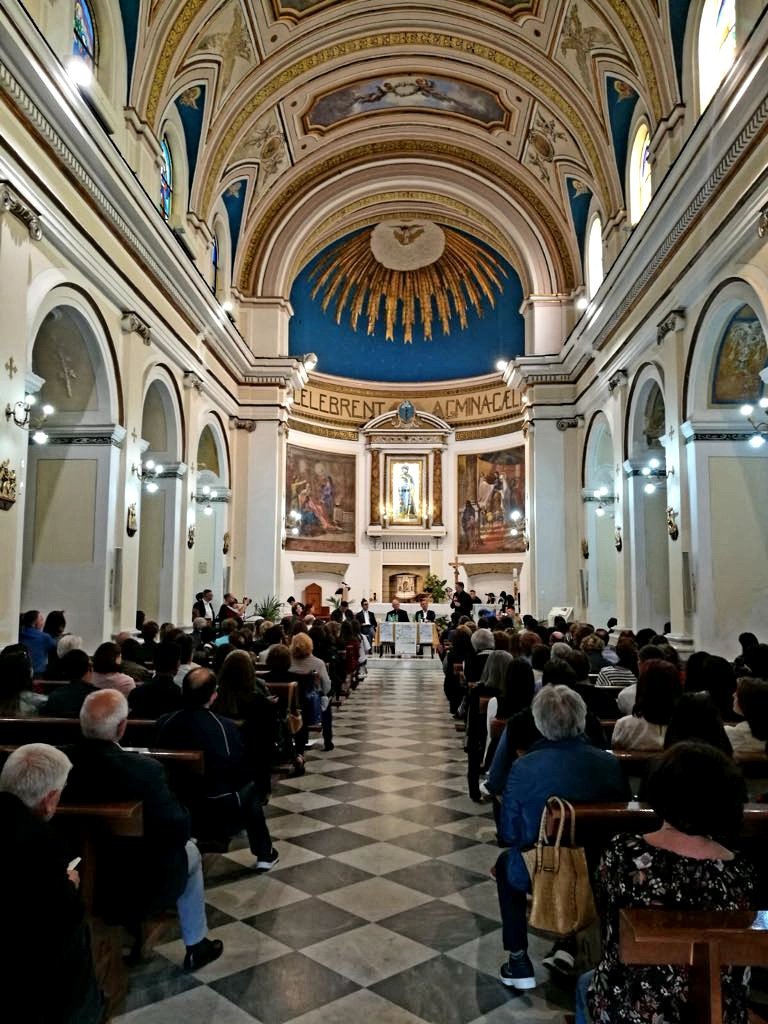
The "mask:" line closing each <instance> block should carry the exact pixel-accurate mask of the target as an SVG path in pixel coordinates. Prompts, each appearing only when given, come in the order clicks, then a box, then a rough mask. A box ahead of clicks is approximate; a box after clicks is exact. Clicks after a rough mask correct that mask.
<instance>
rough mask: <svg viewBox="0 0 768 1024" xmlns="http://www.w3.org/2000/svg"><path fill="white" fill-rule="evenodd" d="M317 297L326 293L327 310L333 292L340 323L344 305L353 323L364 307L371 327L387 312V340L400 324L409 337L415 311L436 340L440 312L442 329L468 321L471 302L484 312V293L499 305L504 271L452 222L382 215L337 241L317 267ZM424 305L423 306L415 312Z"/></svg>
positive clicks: (314, 274) (314, 275)
mask: <svg viewBox="0 0 768 1024" xmlns="http://www.w3.org/2000/svg"><path fill="white" fill-rule="evenodd" d="M311 276H312V278H313V279H314V280H315V282H316V283H315V286H314V288H313V290H312V298H313V299H314V298H316V297H317V296H318V295H322V296H323V299H322V308H323V311H325V310H327V309H328V307H329V306H330V305H331V303H332V302H333V301H334V300H335V316H336V323H341V318H342V315H343V314H344V311H345V309H347V308H348V309H349V321H350V324H351V326H352V329H353V330H357V323H358V320H359V319H360V316H361V315H362V314H363V312H364V315H365V316H366V317H367V319H368V334H369V335H370V334H373V333H374V331H375V329H376V324H377V323H378V321H379V319H380V317H381V316H382V299H383V300H384V314H383V316H384V321H385V330H386V337H387V341H394V337H395V327H396V325H397V324H398V322H399V323H400V324H401V325H402V329H403V340H404V341H405V342H407V343H410V342H412V341H413V328H414V325H415V323H416V319H417V315H418V320H419V323H420V326H421V329H422V331H423V332H424V338H425V339H426V340H427V341H431V340H432V322H433V320H434V319H435V311H436V312H437V318H438V319H439V320H440V324H441V326H442V329H443V334H450V331H451V321H452V320H453V319H454V317H457V318H458V321H459V325H460V327H461V328H462V329H463V328H465V327H466V326H467V322H468V321H467V311H468V309H469V307H470V306H471V307H472V308H474V310H475V312H476V313H477V314H478V315H479V316H482V315H483V299H486V300H487V301H488V303H489V304H490V305H491V306H494V305H495V298H496V296H495V290H498V291H499V292H501V290H502V282H501V277H502V276H504V277H506V272H505V270H504V268H503V267H502V265H501V263H500V262H499V260H498V259H497V258H496V257H495V256H494V255H493V254H492V253H491V252H489V251H488V250H487V249H485V248H484V247H483V246H481V245H479V244H478V243H477V242H475V241H473V240H472V239H470V238H467V237H466V235H463V234H461V233H460V232H458V231H455V230H453V229H452V228H449V227H445V226H443V227H441V226H439V225H438V224H435V223H433V222H432V221H428V220H419V221H411V220H409V221H384V222H382V223H381V224H377V225H376V227H375V228H373V229H372V230H368V231H363V232H361V233H360V234H358V235H355V236H354V237H352V238H347V239H344V241H342V242H340V243H338V244H337V245H335V246H333V248H332V249H331V250H330V251H329V252H328V253H327V254H326V255H325V256H323V257H322V258H321V259H320V261H319V263H318V265H317V266H316V267H315V269H314V270H313V271H312V275H311ZM417 306H418V313H417Z"/></svg>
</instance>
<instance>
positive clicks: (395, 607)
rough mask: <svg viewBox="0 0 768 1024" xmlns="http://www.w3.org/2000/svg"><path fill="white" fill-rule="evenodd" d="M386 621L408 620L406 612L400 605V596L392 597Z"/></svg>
mask: <svg viewBox="0 0 768 1024" xmlns="http://www.w3.org/2000/svg"><path fill="white" fill-rule="evenodd" d="M386 621H387V622H410V621H411V620H410V619H409V618H408V612H407V611H405V610H404V609H402V608H401V607H400V598H399V597H393V598H392V609H391V610H390V611H388V612H387V619H386Z"/></svg>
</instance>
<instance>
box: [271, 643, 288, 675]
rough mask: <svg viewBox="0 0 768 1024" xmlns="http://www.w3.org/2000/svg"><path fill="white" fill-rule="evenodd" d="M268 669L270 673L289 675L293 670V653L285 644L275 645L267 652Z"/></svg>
mask: <svg viewBox="0 0 768 1024" xmlns="http://www.w3.org/2000/svg"><path fill="white" fill-rule="evenodd" d="M267 668H268V669H269V671H270V672H281V673H283V674H287V673H288V672H290V669H291V652H290V650H289V649H288V648H287V647H286V646H285V645H284V644H273V645H272V647H270V648H269V650H268V651H267Z"/></svg>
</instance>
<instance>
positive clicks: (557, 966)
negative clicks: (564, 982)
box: [541, 942, 576, 979]
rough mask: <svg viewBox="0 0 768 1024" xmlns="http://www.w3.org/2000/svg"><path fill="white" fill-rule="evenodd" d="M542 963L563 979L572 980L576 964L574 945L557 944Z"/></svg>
mask: <svg viewBox="0 0 768 1024" xmlns="http://www.w3.org/2000/svg"><path fill="white" fill-rule="evenodd" d="M541 962H542V964H543V966H544V967H546V968H547V969H548V970H550V971H552V972H553V973H554V974H557V975H559V976H560V977H561V978H567V979H571V978H572V977H573V974H574V970H573V969H574V965H575V963H576V957H575V956H574V949H573V946H572V944H571V943H568V942H566V943H561V944H559V943H557V942H556V943H555V944H554V946H553V947H552V949H550V951H549V952H548V953H547V955H546V956H545V957H544V958H543V960H542V961H541Z"/></svg>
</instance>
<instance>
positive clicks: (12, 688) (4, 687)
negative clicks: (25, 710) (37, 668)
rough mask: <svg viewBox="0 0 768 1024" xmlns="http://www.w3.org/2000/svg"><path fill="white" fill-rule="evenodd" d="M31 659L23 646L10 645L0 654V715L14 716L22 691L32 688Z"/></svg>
mask: <svg viewBox="0 0 768 1024" xmlns="http://www.w3.org/2000/svg"><path fill="white" fill-rule="evenodd" d="M33 675H34V672H33V669H32V659H31V658H30V656H29V651H28V650H27V648H26V647H25V646H24V645H23V644H10V645H9V646H8V647H4V648H3V651H2V653H0V714H1V715H9V716H12V715H16V714H18V711H19V697H20V695H21V692H22V690H29V689H30V688H31V686H32V677H33Z"/></svg>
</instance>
